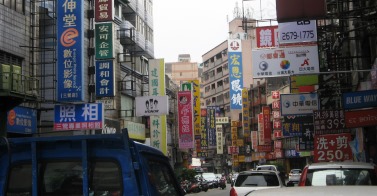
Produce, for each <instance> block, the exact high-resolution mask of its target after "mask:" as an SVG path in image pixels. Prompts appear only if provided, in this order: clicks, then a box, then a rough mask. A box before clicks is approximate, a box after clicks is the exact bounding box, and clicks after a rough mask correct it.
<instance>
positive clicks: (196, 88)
mask: <svg viewBox="0 0 377 196" xmlns="http://www.w3.org/2000/svg"><path fill="white" fill-rule="evenodd" d="M187 90H190V91H191V93H192V97H193V116H194V139H195V143H199V144H200V138H201V123H200V122H201V121H200V120H201V115H200V112H201V108H200V84H199V80H191V81H188V82H187V83H184V84H182V91H187ZM195 146H196V150H197V151H198V150H199V148H200V145H195ZM198 147H199V148H198Z"/></svg>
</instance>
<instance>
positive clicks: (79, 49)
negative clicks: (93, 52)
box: [56, 0, 85, 102]
mask: <svg viewBox="0 0 377 196" xmlns="http://www.w3.org/2000/svg"><path fill="white" fill-rule="evenodd" d="M56 7H57V9H58V10H57V18H58V20H57V40H58V49H57V58H58V59H57V67H58V69H57V74H56V75H57V80H58V82H57V99H58V101H60V102H77V101H84V92H85V86H84V85H83V82H84V76H83V69H84V50H83V47H84V46H83V44H84V27H83V26H84V25H83V23H84V16H83V14H84V10H83V3H82V2H81V1H77V0H70V1H68V0H67V1H57V6H56Z"/></svg>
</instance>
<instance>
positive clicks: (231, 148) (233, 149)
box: [228, 146, 240, 154]
mask: <svg viewBox="0 0 377 196" xmlns="http://www.w3.org/2000/svg"><path fill="white" fill-rule="evenodd" d="M239 151H240V150H239V148H238V146H228V154H239Z"/></svg>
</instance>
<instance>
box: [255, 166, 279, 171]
mask: <svg viewBox="0 0 377 196" xmlns="http://www.w3.org/2000/svg"><path fill="white" fill-rule="evenodd" d="M256 170H271V171H278V168H277V167H276V166H275V165H258V166H257V168H256Z"/></svg>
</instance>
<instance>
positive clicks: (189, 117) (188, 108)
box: [178, 91, 194, 149]
mask: <svg viewBox="0 0 377 196" xmlns="http://www.w3.org/2000/svg"><path fill="white" fill-rule="evenodd" d="M178 128H179V142H178V143H179V148H181V149H187V148H193V147H194V130H193V108H192V95H191V91H179V92H178Z"/></svg>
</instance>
